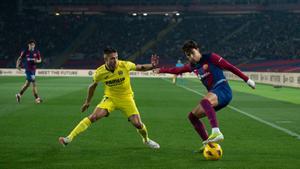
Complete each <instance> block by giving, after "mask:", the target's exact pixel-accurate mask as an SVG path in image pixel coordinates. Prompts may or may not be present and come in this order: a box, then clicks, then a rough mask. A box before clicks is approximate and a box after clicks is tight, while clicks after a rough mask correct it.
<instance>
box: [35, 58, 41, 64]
mask: <svg viewBox="0 0 300 169" xmlns="http://www.w3.org/2000/svg"><path fill="white" fill-rule="evenodd" d="M41 62H42V61H41V60H39V59H34V63H41Z"/></svg>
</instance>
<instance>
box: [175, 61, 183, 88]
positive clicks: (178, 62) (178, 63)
mask: <svg viewBox="0 0 300 169" xmlns="http://www.w3.org/2000/svg"><path fill="white" fill-rule="evenodd" d="M183 66H184V65H183V64H182V63H181V60H180V59H178V60H177V63H176V65H175V67H183ZM178 76H179V78H182V74H178V75H177V74H175V75H174V77H173V84H176V82H177V81H178V82H179V81H181V80H182V79H180V80H179V79H178V80H177V77H178ZM179 83H180V82H179Z"/></svg>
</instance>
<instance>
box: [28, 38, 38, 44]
mask: <svg viewBox="0 0 300 169" xmlns="http://www.w3.org/2000/svg"><path fill="white" fill-rule="evenodd" d="M31 43H34V44H36V41H35V40H34V39H30V40H29V41H28V42H27V44H31Z"/></svg>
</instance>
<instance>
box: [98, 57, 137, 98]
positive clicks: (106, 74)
mask: <svg viewBox="0 0 300 169" xmlns="http://www.w3.org/2000/svg"><path fill="white" fill-rule="evenodd" d="M135 69H136V65H135V64H134V63H132V62H129V61H122V60H118V63H117V67H116V69H115V71H114V72H111V71H109V70H107V69H106V66H105V64H104V65H102V66H100V67H99V68H98V69H97V70H96V72H95V73H94V75H93V79H94V82H97V83H98V82H102V83H103V84H104V95H105V96H108V97H119V98H120V97H121V98H123V97H132V96H133V92H132V89H131V84H130V71H131V70H135Z"/></svg>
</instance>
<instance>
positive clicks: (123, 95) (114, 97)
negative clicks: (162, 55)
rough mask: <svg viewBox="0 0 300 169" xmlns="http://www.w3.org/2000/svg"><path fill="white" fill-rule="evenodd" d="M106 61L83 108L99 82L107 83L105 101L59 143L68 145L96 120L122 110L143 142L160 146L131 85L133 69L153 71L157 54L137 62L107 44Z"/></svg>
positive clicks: (99, 69) (86, 105)
mask: <svg viewBox="0 0 300 169" xmlns="http://www.w3.org/2000/svg"><path fill="white" fill-rule="evenodd" d="M104 61H105V64H104V65H102V66H100V67H99V68H98V69H97V70H96V72H95V73H94V75H93V83H92V84H90V86H89V88H88V94H87V98H86V100H85V103H84V104H83V106H82V108H81V111H82V112H84V111H85V110H86V109H87V108H88V107H89V106H90V103H91V100H92V97H93V95H94V91H95V89H96V87H97V85H98V83H99V82H102V83H103V84H104V97H103V99H102V101H101V102H100V103H99V104H98V105H97V106H96V108H95V109H94V112H93V113H92V114H91V115H89V116H88V117H86V118H84V119H83V120H81V121H80V123H79V124H78V125H77V126H76V127H75V128H74V129H73V131H71V133H70V134H69V135H68V136H67V137H60V138H59V142H60V143H61V144H62V145H64V146H65V145H67V144H68V143H70V142H71V141H72V140H73V139H74V138H75V137H76V136H77V135H78V134H79V133H81V132H83V131H85V130H86V129H87V128H88V127H89V126H90V125H91V124H92V123H93V122H96V121H97V120H99V119H102V118H103V117H107V116H109V115H110V113H112V112H113V111H114V110H121V111H122V113H123V114H124V115H125V116H126V117H127V118H128V121H130V122H131V123H132V125H133V126H134V127H135V128H136V129H137V131H138V133H139V134H140V135H141V137H142V139H143V143H144V144H146V145H147V146H149V147H150V148H154V149H158V148H159V147H160V146H159V144H158V143H156V142H155V141H153V140H151V139H150V138H149V137H148V131H147V128H146V125H145V124H144V123H143V122H142V121H141V117H140V113H139V111H138V109H137V107H136V104H135V101H134V98H133V92H132V89H131V84H130V71H147V70H152V69H153V68H155V67H156V66H157V64H158V57H157V56H156V55H153V56H152V58H151V64H143V65H136V64H134V63H132V62H129V61H121V60H118V52H117V50H115V49H113V48H111V47H107V48H105V49H104Z"/></svg>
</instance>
